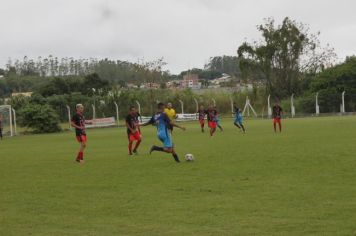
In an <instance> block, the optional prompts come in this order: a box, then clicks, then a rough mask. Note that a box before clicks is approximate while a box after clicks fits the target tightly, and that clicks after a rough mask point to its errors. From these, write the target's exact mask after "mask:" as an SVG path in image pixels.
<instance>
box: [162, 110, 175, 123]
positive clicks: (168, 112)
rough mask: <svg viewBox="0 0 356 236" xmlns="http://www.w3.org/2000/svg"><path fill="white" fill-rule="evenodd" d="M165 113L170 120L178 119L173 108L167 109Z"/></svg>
mask: <svg viewBox="0 0 356 236" xmlns="http://www.w3.org/2000/svg"><path fill="white" fill-rule="evenodd" d="M164 113H166V115H167V116H168V118H169V119H170V120H174V119H175V118H176V115H177V114H176V111H175V110H174V109H173V108H171V109H168V108H165V109H164Z"/></svg>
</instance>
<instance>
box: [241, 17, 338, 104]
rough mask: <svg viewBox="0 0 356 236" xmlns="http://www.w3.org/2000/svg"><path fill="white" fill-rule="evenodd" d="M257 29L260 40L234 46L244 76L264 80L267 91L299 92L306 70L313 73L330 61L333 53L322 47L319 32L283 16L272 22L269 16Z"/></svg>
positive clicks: (274, 93)
mask: <svg viewBox="0 0 356 236" xmlns="http://www.w3.org/2000/svg"><path fill="white" fill-rule="evenodd" d="M257 29H258V30H259V31H260V32H261V34H262V37H263V41H261V42H254V44H249V43H247V42H244V43H243V44H242V45H241V46H240V47H239V48H238V50H237V53H238V57H239V63H240V67H241V70H242V74H243V76H244V77H245V78H246V77H247V78H259V79H263V80H266V82H267V91H268V92H269V93H271V94H272V95H274V96H278V97H286V96H289V95H290V94H292V93H295V94H298V93H300V92H301V91H300V87H299V85H300V82H301V81H302V80H303V78H304V76H305V75H306V74H316V73H317V72H320V71H322V70H323V69H324V68H325V67H328V66H330V65H331V64H332V62H333V60H334V58H335V53H334V50H333V49H332V48H330V47H329V46H327V47H326V48H321V46H320V42H319V40H318V36H319V34H320V33H317V34H311V33H309V28H308V27H307V26H306V25H305V24H302V23H297V22H296V21H293V20H291V19H289V18H288V17H286V18H285V19H284V20H283V22H282V24H281V25H278V26H275V23H274V20H273V19H271V18H269V19H266V22H265V23H264V24H262V25H259V26H258V27H257Z"/></svg>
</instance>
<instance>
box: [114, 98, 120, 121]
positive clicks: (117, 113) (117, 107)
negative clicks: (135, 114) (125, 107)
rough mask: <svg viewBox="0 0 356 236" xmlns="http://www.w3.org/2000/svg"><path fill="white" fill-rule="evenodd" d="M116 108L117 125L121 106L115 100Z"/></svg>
mask: <svg viewBox="0 0 356 236" xmlns="http://www.w3.org/2000/svg"><path fill="white" fill-rule="evenodd" d="M114 105H115V108H116V122H117V125H119V106H118V105H117V103H116V102H114Z"/></svg>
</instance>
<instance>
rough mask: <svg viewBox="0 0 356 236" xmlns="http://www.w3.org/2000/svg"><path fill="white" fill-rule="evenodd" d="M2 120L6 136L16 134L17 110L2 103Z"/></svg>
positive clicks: (0, 109) (0, 117) (0, 114)
mask: <svg viewBox="0 0 356 236" xmlns="http://www.w3.org/2000/svg"><path fill="white" fill-rule="evenodd" d="M0 121H1V127H2V134H3V135H4V136H14V135H16V133H17V130H16V129H17V127H16V112H15V110H14V109H12V107H11V106H10V105H0Z"/></svg>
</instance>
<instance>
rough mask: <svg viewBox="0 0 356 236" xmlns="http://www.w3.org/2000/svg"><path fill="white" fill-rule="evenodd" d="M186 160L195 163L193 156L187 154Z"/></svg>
mask: <svg viewBox="0 0 356 236" xmlns="http://www.w3.org/2000/svg"><path fill="white" fill-rule="evenodd" d="M185 160H186V161H194V156H193V154H185Z"/></svg>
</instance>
